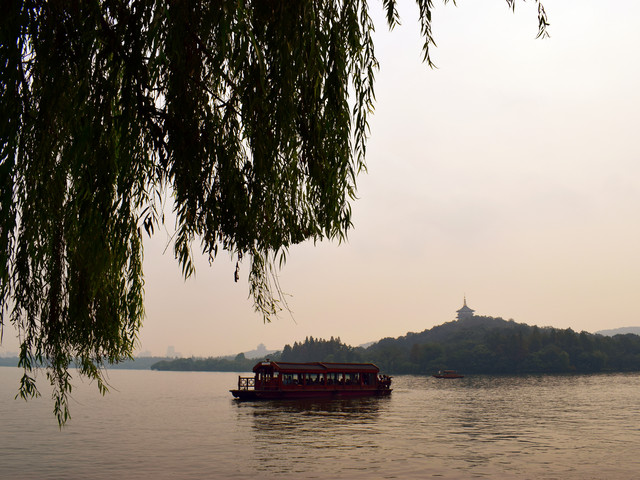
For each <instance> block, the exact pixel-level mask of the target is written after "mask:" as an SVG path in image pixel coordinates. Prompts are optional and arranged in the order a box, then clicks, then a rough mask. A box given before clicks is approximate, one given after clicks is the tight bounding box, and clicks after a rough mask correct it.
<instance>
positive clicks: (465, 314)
mask: <svg viewBox="0 0 640 480" xmlns="http://www.w3.org/2000/svg"><path fill="white" fill-rule="evenodd" d="M473 312H475V310H473V309H471V308H469V307H467V297H466V296H465V297H464V305H462V308H461V309H460V310H458V311H457V313H458V320H465V319H467V318H471V317H473Z"/></svg>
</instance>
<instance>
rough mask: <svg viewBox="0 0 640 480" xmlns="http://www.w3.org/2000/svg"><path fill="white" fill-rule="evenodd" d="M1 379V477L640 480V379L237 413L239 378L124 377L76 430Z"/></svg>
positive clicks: (93, 398) (556, 382) (400, 389)
mask: <svg viewBox="0 0 640 480" xmlns="http://www.w3.org/2000/svg"><path fill="white" fill-rule="evenodd" d="M20 374H21V371H20V370H19V369H17V368H11V367H0V438H1V440H2V450H1V453H0V478H7V479H60V478H65V479H81V478H82V479H85V478H86V479H114V478H122V479H147V480H149V479H169V478H171V479H174V478H176V479H178V478H179V479H206V478H235V479H245V478H247V479H248V478H251V479H254V478H317V479H333V478H354V479H360V478H362V479H364V478H367V479H371V478H429V477H439V478H453V479H467V478H514V479H515V478H517V479H522V478H532V479H534V478H535V479H581V480H584V479H607V478H609V479H632V478H637V476H638V472H640V374H612V375H588V376H587V375H585V376H523V377H513V376H502V377H492V376H473V377H467V378H464V379H461V380H436V379H433V378H430V377H419V376H397V377H394V384H393V385H392V386H393V387H394V391H393V393H392V395H391V397H390V398H365V399H351V400H343V401H303V402H300V401H286V402H283V401H278V402H275V401H274V402H255V403H238V402H237V401H235V400H233V399H232V397H231V394H230V393H229V392H228V390H229V388H233V387H234V386H235V385H236V384H237V374H231V373H204V372H154V371H142V370H138V371H135V370H111V371H110V372H109V378H110V383H111V385H112V388H111V392H110V393H109V394H107V396H106V397H102V396H100V395H99V394H98V392H97V387H96V386H95V385H91V384H87V383H82V382H79V381H77V383H76V387H75V388H74V390H73V397H74V400H73V401H72V404H71V415H72V419H71V420H70V422H69V424H68V425H67V427H65V428H64V429H63V430H62V431H61V430H59V428H58V426H57V423H56V421H55V418H54V417H53V415H52V413H51V411H52V408H53V403H52V401H51V400H50V399H49V394H48V390H46V389H45V386H46V380H45V378H44V376H42V383H41V384H40V390H41V392H42V393H43V397H44V398H40V399H37V400H35V401H29V402H28V403H25V402H24V401H22V400H14V396H15V393H16V391H17V387H18V379H19V377H20Z"/></svg>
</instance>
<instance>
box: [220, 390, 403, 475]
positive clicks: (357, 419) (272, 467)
mask: <svg viewBox="0 0 640 480" xmlns="http://www.w3.org/2000/svg"><path fill="white" fill-rule="evenodd" d="M391 401H392V400H391V398H390V397H388V396H385V397H354V398H339V399H323V398H317V399H299V400H298V399H296V400H264V401H261V402H239V401H237V400H231V401H230V403H232V404H233V405H234V407H236V408H235V409H234V410H235V411H236V413H237V416H236V424H237V425H240V426H241V428H243V427H242V426H243V425H246V426H248V427H249V429H250V430H247V433H249V432H252V433H251V434H250V435H248V436H247V438H246V442H247V445H251V446H252V450H253V455H252V456H253V461H252V464H253V468H254V469H255V470H256V473H258V474H260V473H264V474H265V475H266V474H268V475H270V477H269V478H277V477H279V476H280V475H281V477H280V478H305V477H307V478H308V476H309V474H310V472H311V471H314V472H315V473H314V476H315V477H316V478H332V477H333V475H330V476H327V472H324V473H319V472H320V471H321V470H322V465H324V466H325V468H327V469H328V471H332V472H334V473H335V472H337V471H340V469H350V468H351V467H352V468H353V469H354V475H355V476H352V478H362V477H360V476H358V474H357V472H358V471H360V470H361V469H362V464H361V461H360V460H358V459H359V458H362V457H366V458H367V459H368V460H367V465H368V468H374V469H377V468H383V466H382V462H383V460H382V458H381V457H380V452H382V451H383V450H384V441H385V435H384V434H383V433H382V425H383V424H384V417H385V415H386V414H385V412H386V411H388V409H389V408H390V405H391ZM345 451H353V452H354V454H355V453H356V452H358V455H356V456H354V457H352V458H351V457H349V458H350V459H349V460H346V459H345V455H344V452H345ZM310 455H311V457H310ZM378 463H380V465H378ZM337 466H339V469H338V470H336V468H337ZM318 469H320V470H318ZM341 478H342V477H341Z"/></svg>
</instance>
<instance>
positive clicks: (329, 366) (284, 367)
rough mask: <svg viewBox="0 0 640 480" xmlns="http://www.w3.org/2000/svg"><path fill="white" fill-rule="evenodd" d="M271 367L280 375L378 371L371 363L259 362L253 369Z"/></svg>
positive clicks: (255, 370)
mask: <svg viewBox="0 0 640 480" xmlns="http://www.w3.org/2000/svg"><path fill="white" fill-rule="evenodd" d="M269 366H270V367H272V368H273V369H274V370H275V371H277V372H281V373H324V372H365V373H378V372H379V371H380V369H379V368H378V367H376V366H375V365H374V364H373V363H331V362H305V363H293V362H270V361H264V362H259V363H257V364H256V366H255V367H253V371H254V372H257V371H258V370H260V369H261V368H263V367H269Z"/></svg>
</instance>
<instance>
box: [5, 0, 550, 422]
mask: <svg viewBox="0 0 640 480" xmlns="http://www.w3.org/2000/svg"><path fill="white" fill-rule="evenodd" d="M506 1H507V4H508V6H510V7H511V8H513V7H514V6H515V3H516V2H515V0H506ZM535 1H536V3H538V0H535ZM382 3H383V6H384V8H385V9H386V14H387V20H388V24H389V27H391V28H392V27H393V26H394V25H395V24H396V23H397V22H398V18H399V17H398V12H397V9H396V2H395V0H383V2H382ZM417 3H418V5H419V11H420V14H419V15H420V22H421V26H422V34H423V37H424V59H425V62H426V63H427V64H429V65H431V58H430V51H431V47H432V46H433V45H434V41H433V38H432V35H431V12H432V8H433V4H432V1H431V0H418V2H417ZM444 3H447V0H444ZM538 25H539V31H538V34H539V35H544V34H545V31H546V30H545V29H546V26H547V22H546V16H545V13H544V9H543V7H542V5H540V4H539V9H538ZM372 31H373V23H372V21H371V18H370V16H369V7H368V4H367V3H366V2H365V1H364V0H348V1H347V0H328V1H323V2H318V1H312V0H306V1H286V0H281V1H269V2H266V1H251V0H244V1H237V0H233V1H232V0H218V1H215V2H207V1H202V0H193V1H179V2H178V1H175V2H164V1H159V0H127V1H124V0H93V1H79V0H69V1H44V0H8V1H5V2H2V4H1V7H0V36H1V38H0V80H1V81H0V94H1V96H0V118H1V119H2V120H1V122H2V123H1V124H0V162H1V163H0V199H1V202H0V322H1V325H4V321H5V318H7V317H8V318H9V319H10V321H11V323H12V324H13V325H14V326H15V327H16V329H17V330H18V335H19V337H20V342H21V350H20V365H21V366H22V367H23V368H24V371H25V374H24V376H23V378H22V384H21V387H20V395H21V396H23V397H24V398H28V397H30V396H33V395H37V394H38V391H37V388H36V384H35V381H34V370H35V369H37V368H38V367H39V366H41V365H43V366H45V367H46V368H47V372H48V373H47V375H48V377H49V380H50V381H51V383H52V385H53V386H54V397H55V413H56V415H57V416H58V420H59V421H60V423H63V422H64V421H65V420H66V418H67V416H68V409H67V394H68V392H69V391H70V389H71V383H70V373H69V371H68V367H69V365H70V364H71V362H72V360H73V361H75V362H76V364H77V365H79V368H80V373H81V374H82V375H86V376H88V377H90V378H92V379H95V380H96V381H97V384H98V387H99V388H100V390H102V391H105V390H106V385H105V383H104V382H103V376H102V372H101V368H102V367H103V366H104V365H105V363H110V362H117V361H119V360H121V359H123V358H127V357H129V356H130V355H131V354H132V351H133V348H134V345H135V343H136V339H137V334H138V331H139V328H140V324H141V321H142V319H143V315H144V308H143V286H144V282H143V272H142V232H143V231H146V232H147V234H149V235H151V234H153V232H154V231H155V230H156V229H157V228H158V226H159V224H161V223H162V222H163V219H164V211H165V209H170V210H171V211H172V212H173V213H174V214H175V217H176V225H175V234H174V236H173V252H174V254H175V257H176V259H177V260H178V262H179V263H180V265H181V266H182V271H183V274H184V275H185V276H189V275H191V274H192V273H193V271H194V267H193V260H192V258H193V257H192V248H193V243H194V242H199V248H200V249H201V251H202V252H203V253H204V254H205V255H208V256H209V258H210V259H211V260H213V259H215V258H216V256H217V254H218V253H219V252H220V251H222V250H225V251H227V252H229V253H230V254H231V255H232V257H233V258H234V259H235V261H236V265H237V268H236V274H235V280H236V281H237V280H238V279H239V268H240V263H241V262H242V261H243V260H246V261H248V262H249V264H250V266H249V274H248V281H249V286H250V292H251V294H252V296H253V300H254V305H255V308H256V310H257V311H259V312H261V313H262V315H264V318H265V320H268V319H269V318H271V317H272V316H273V315H275V314H276V313H277V311H278V309H279V308H281V305H282V297H281V295H280V290H279V287H278V283H277V279H276V277H275V272H276V271H277V268H278V265H281V264H282V262H284V259H285V258H286V252H287V248H288V247H289V246H291V245H293V244H297V243H300V242H302V241H304V240H308V239H311V240H314V241H317V240H321V239H323V238H331V239H339V240H341V239H344V238H345V235H346V233H347V231H348V230H349V228H350V226H351V206H350V202H351V200H352V199H353V198H355V191H356V190H355V189H356V176H357V175H358V173H359V172H361V171H362V170H364V168H365V163H364V159H365V152H366V137H367V133H368V130H367V129H368V118H369V114H370V113H371V111H372V110H373V99H374V90H373V83H374V76H375V71H376V68H377V66H378V64H377V60H376V57H375V54H374V45H373V40H372ZM167 197H168V198H170V200H169V202H168V203H169V204H168V205H165V198H167Z"/></svg>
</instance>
